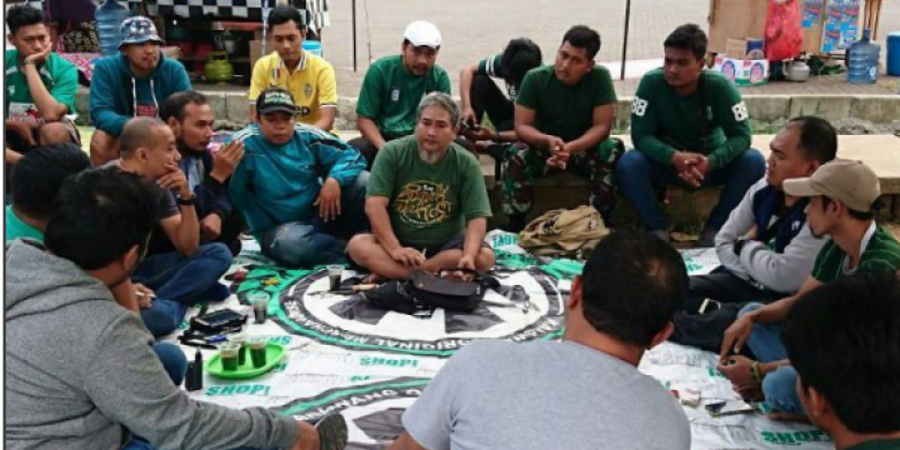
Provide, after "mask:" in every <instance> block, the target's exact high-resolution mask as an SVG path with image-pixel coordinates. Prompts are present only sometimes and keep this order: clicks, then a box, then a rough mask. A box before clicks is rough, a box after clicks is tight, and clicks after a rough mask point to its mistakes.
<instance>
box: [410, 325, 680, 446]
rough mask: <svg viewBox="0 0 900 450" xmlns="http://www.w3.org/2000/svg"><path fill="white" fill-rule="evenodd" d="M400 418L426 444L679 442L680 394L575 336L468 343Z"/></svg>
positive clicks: (677, 444) (637, 443)
mask: <svg viewBox="0 0 900 450" xmlns="http://www.w3.org/2000/svg"><path fill="white" fill-rule="evenodd" d="M403 425H404V426H405V427H406V430H407V431H408V432H409V433H410V435H411V436H412V437H413V439H415V440H416V442H418V443H419V444H420V445H422V446H424V447H425V448H427V449H428V450H503V449H510V450H513V449H514V450H530V449H534V450H546V449H566V450H581V449H584V450H603V449H611V450H612V449H615V450H620V449H625V448H639V449H644V450H647V449H660V450H663V449H665V450H679V449H685V450H687V449H689V448H690V446H691V430H690V426H689V424H688V421H687V417H686V416H685V414H684V411H683V410H682V409H681V406H679V405H678V403H677V401H676V400H675V398H674V397H672V396H671V395H669V393H668V392H666V390H665V389H664V388H663V386H662V385H661V384H660V383H659V382H658V381H656V380H655V379H653V378H651V377H649V376H647V375H644V374H642V373H640V372H638V370H637V368H635V367H634V366H632V365H630V364H628V363H626V362H624V361H622V360H619V359H617V358H614V357H612V356H609V355H607V354H605V353H602V352H599V351H596V350H593V349H591V348H588V347H586V346H583V345H580V344H576V343H574V342H566V341H563V342H532V343H528V344H514V343H510V342H503V341H486V342H478V343H474V344H471V345H469V346H467V347H466V348H464V349H463V350H461V351H460V352H459V353H458V354H457V355H456V356H454V357H453V358H451V359H450V360H449V361H447V364H446V365H445V366H444V368H443V369H442V370H441V371H440V373H438V375H437V376H436V377H435V378H434V380H433V381H432V382H431V384H430V385H429V386H428V388H426V389H425V392H424V393H423V394H422V396H421V397H420V398H419V399H418V401H416V403H415V404H414V405H413V406H412V407H410V408H409V409H408V410H407V411H406V412H405V413H404V414H403Z"/></svg>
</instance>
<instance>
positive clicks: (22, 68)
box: [4, 5, 81, 164]
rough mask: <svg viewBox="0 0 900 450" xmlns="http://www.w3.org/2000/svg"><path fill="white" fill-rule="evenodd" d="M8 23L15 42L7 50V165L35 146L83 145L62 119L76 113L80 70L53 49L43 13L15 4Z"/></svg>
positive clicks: (70, 124)
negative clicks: (62, 143)
mask: <svg viewBox="0 0 900 450" xmlns="http://www.w3.org/2000/svg"><path fill="white" fill-rule="evenodd" d="M6 25H7V26H8V27H9V42H10V44H12V45H13V46H14V47H15V48H14V49H8V50H6V99H5V102H4V106H5V110H4V111H5V116H6V117H5V118H6V131H7V133H6V136H7V144H6V164H16V163H17V162H19V160H20V159H22V155H24V154H25V153H27V152H28V150H29V149H30V148H33V147H35V146H37V145H47V144H55V143H60V142H72V143H74V144H77V145H81V139H80V138H79V137H78V131H77V129H76V128H75V125H74V124H73V123H71V121H68V120H67V119H66V118H65V116H66V115H67V114H73V113H74V112H75V93H76V91H77V90H78V69H77V68H76V67H75V65H74V64H72V63H70V62H69V61H66V60H65V59H63V58H62V57H60V56H59V55H58V54H56V53H54V52H53V43H52V42H50V32H49V30H48V29H47V25H45V24H44V13H43V12H41V10H40V9H37V8H34V7H31V6H27V5H20V6H16V7H14V8H11V9H10V10H9V11H8V12H7V14H6Z"/></svg>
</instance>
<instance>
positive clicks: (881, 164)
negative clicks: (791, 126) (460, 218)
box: [339, 131, 900, 218]
mask: <svg viewBox="0 0 900 450" xmlns="http://www.w3.org/2000/svg"><path fill="white" fill-rule="evenodd" d="M339 135H340V136H341V137H342V138H344V139H346V140H349V139H352V138H354V137H357V136H359V132H357V131H341V132H339ZM616 137H618V138H620V139H622V140H623V141H624V142H625V147H626V148H628V149H631V148H632V147H633V146H632V143H631V136H626V135H620V136H616ZM774 138H775V135H754V136H753V144H752V145H753V148H755V149H757V150H759V151H761V152H762V153H763V154H764V155H765V156H766V157H768V156H769V144H770V143H771V142H772V140H773V139H774ZM838 157H840V158H844V159H853V160H858V161H862V162H864V163H866V164H867V165H869V167H871V168H872V169H873V170H875V173H876V174H878V178H879V180H880V181H881V192H882V194H883V195H884V197H883V198H882V200H883V201H884V203H885V204H886V206H887V208H886V211H883V212H884V213H887V214H888V215H890V216H892V217H894V218H900V137H897V136H893V135H865V136H846V135H845V136H839V137H838ZM479 160H480V161H481V172H482V174H483V175H484V181H485V185H486V186H487V189H488V190H489V191H492V192H493V194H494V195H493V196H492V197H493V199H494V202H493V203H494V207H495V209H494V210H495V211H499V209H498V208H497V207H498V206H499V203H498V200H499V189H496V188H497V180H496V176H495V173H496V172H495V161H494V159H493V158H491V157H490V156H488V155H479ZM587 186H588V183H587V180H585V179H584V178H581V177H579V176H577V175H574V174H571V173H562V174H559V175H554V176H549V177H545V178H541V179H539V180H538V181H537V182H536V183H535V208H534V211H535V214H536V213H537V212H540V211H547V210H549V209H555V208H572V207H575V206H578V205H583V204H585V203H586V202H587V196H588V193H587ZM717 198H718V195H717V192H715V190H706V189H704V190H700V191H697V192H693V193H677V194H676V195H675V198H674V199H673V201H672V203H673V207H675V208H677V207H679V206H686V207H687V209H689V210H692V211H695V212H697V213H698V214H700V215H705V214H707V213H708V211H709V210H710V209H711V208H712V207H713V206H714V205H715V202H716V199H717ZM683 199H688V201H689V203H692V204H690V205H678V203H681V202H682V201H683Z"/></svg>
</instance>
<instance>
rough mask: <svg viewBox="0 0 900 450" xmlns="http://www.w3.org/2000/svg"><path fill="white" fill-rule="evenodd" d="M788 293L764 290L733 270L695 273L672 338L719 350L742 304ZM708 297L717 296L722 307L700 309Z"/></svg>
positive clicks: (770, 299)
mask: <svg viewBox="0 0 900 450" xmlns="http://www.w3.org/2000/svg"><path fill="white" fill-rule="evenodd" d="M784 297H786V295H784V294H779V293H776V292H771V291H763V290H761V289H759V288H757V287H756V286H754V285H753V284H751V283H749V282H747V281H744V280H742V279H740V278H738V277H737V276H735V275H732V274H731V273H730V272H724V271H722V272H716V273H711V274H709V275H697V276H693V277H691V285H690V290H689V291H688V295H687V299H686V300H685V305H684V306H685V308H684V311H682V312H679V313H677V314H676V315H675V318H674V319H673V323H674V324H675V331H674V333H672V337H671V338H669V340H670V341H672V342H676V343H679V344H683V345H688V346H691V347H698V348H701V349H703V350H709V351H711V352H716V353H718V352H719V350H720V349H721V347H722V335H724V334H725V331H726V330H728V327H730V326H731V324H733V323H734V321H735V320H737V315H738V312H740V310H741V308H743V307H744V306H746V305H747V304H748V303H753V302H758V303H771V302H774V301H776V300H779V299H781V298H784ZM705 299H710V300H715V301H716V302H718V303H719V304H721V307H718V309H716V305H712V306H709V307H707V311H706V312H705V313H704V314H702V315H701V314H699V309H700V306H701V305H702V304H703V301H704V300H705Z"/></svg>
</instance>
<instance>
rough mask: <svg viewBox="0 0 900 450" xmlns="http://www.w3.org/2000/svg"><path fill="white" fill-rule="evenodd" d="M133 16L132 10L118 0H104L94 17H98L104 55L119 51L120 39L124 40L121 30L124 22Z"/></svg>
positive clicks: (99, 36) (101, 47)
mask: <svg viewBox="0 0 900 450" xmlns="http://www.w3.org/2000/svg"><path fill="white" fill-rule="evenodd" d="M129 16H131V11H129V10H128V8H126V7H124V6H122V5H120V4H119V2H117V1H116V0H106V1H105V2H103V5H101V6H100V7H99V8H97V12H96V13H94V17H95V18H96V19H97V37H98V38H99V39H100V51H101V52H102V53H103V55H104V56H106V55H115V54H116V53H118V52H119V41H121V40H122V35H121V34H120V30H121V27H122V22H124V21H125V19H127V18H128V17H129Z"/></svg>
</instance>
